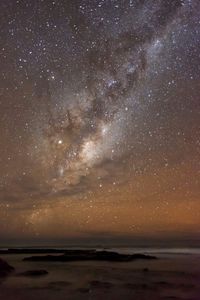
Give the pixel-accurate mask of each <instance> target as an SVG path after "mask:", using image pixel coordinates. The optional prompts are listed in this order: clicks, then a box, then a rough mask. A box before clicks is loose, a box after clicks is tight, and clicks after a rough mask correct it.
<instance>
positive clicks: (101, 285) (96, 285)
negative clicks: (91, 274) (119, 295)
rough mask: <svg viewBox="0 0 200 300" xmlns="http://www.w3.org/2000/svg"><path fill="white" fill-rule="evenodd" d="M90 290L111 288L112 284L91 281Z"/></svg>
mask: <svg viewBox="0 0 200 300" xmlns="http://www.w3.org/2000/svg"><path fill="white" fill-rule="evenodd" d="M90 286H91V288H106V289H108V288H111V287H112V286H113V284H112V283H111V282H105V281H98V280H93V281H91V282H90Z"/></svg>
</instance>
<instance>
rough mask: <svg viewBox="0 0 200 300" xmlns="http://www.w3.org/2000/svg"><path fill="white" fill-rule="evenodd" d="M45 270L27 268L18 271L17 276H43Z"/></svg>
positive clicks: (45, 273)
mask: <svg viewBox="0 0 200 300" xmlns="http://www.w3.org/2000/svg"><path fill="white" fill-rule="evenodd" d="M47 274H48V272H47V271H46V270H28V271H25V272H22V273H19V274H18V276H44V275H47Z"/></svg>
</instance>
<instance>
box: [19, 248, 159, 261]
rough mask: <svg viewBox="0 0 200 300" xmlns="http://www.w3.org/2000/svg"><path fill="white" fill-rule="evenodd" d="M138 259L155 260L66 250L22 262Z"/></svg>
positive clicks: (110, 253)
mask: <svg viewBox="0 0 200 300" xmlns="http://www.w3.org/2000/svg"><path fill="white" fill-rule="evenodd" d="M138 259H145V260H149V259H156V257H155V256H150V255H144V254H133V255H131V254H119V253H117V252H111V251H96V250H67V251H65V254H63V255H45V256H31V257H26V258H24V260H29V261H63V262H65V261H66V262H67V261H84V260H96V261H112V262H129V261H133V260H138Z"/></svg>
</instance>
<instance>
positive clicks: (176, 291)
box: [0, 253, 200, 300]
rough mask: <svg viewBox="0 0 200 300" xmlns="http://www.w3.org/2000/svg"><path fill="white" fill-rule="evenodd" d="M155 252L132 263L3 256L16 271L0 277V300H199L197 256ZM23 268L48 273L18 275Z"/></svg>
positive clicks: (23, 270)
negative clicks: (2, 277) (56, 260)
mask: <svg viewBox="0 0 200 300" xmlns="http://www.w3.org/2000/svg"><path fill="white" fill-rule="evenodd" d="M27 256H29V255H27ZM156 256H157V257H158V260H152V261H145V260H140V261H132V262H96V261H83V262H31V261H22V259H23V258H24V257H26V255H25V254H17V255H3V256H1V257H2V258H3V259H5V260H6V261H7V262H8V263H9V264H11V265H12V266H14V267H15V270H16V271H15V273H13V274H12V275H10V276H8V277H7V278H5V279H3V280H2V281H1V284H0V299H2V300H4V299H5V300H25V299H26V300H29V299H30V300H35V299H36V300H40V299H47V300H48V299H49V300H52V299H60V300H64V299H77V300H78V299H95V300H102V299H103V300H105V299H108V300H112V299H113V300H118V299H123V300H125V299H127V300H129V299H134V300H144V299H148V300H151V299H152V300H157V299H187V300H189V299H190V300H200V255H199V254H174V253H171V254H166V253H163V254H159V255H156ZM28 270H46V271H47V272H48V274H46V275H43V276H35V277H34V276H18V274H19V273H23V272H25V271H28Z"/></svg>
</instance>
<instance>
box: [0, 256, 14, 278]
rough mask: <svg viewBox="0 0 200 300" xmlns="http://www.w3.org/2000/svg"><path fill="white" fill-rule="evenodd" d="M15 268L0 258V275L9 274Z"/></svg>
mask: <svg viewBox="0 0 200 300" xmlns="http://www.w3.org/2000/svg"><path fill="white" fill-rule="evenodd" d="M14 270H15V269H14V268H13V267H12V266H10V265H9V264H8V263H7V262H6V261H5V260H3V259H1V258H0V277H4V276H7V275H9V274H10V273H11V272H13V271H14Z"/></svg>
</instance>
